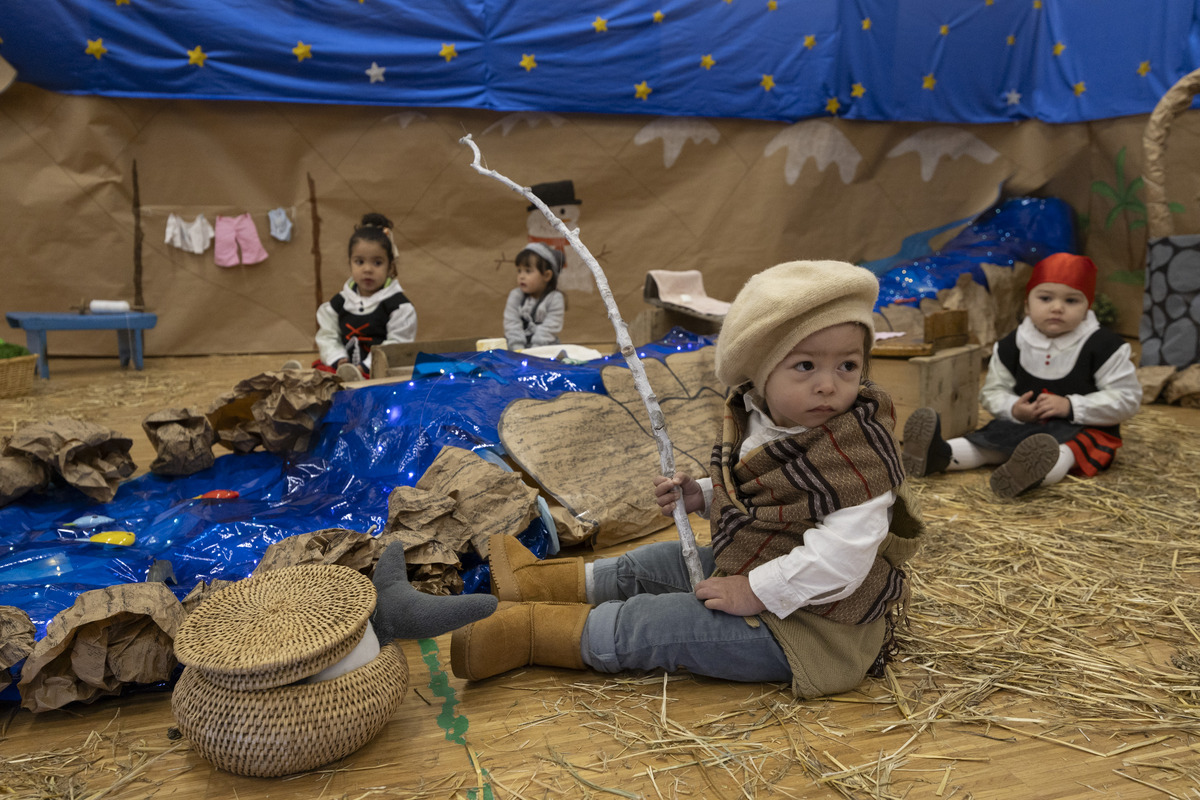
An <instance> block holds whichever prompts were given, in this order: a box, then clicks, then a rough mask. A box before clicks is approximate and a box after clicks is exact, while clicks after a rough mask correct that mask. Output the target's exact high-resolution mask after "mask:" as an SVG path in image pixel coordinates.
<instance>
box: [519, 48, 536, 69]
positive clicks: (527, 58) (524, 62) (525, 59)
mask: <svg viewBox="0 0 1200 800" xmlns="http://www.w3.org/2000/svg"><path fill="white" fill-rule="evenodd" d="M521 66H522V67H524V68H525V71H526V72H529V71H530V70H532V69H535V68H537V60H536V59H535V58H534V57H533V53H521Z"/></svg>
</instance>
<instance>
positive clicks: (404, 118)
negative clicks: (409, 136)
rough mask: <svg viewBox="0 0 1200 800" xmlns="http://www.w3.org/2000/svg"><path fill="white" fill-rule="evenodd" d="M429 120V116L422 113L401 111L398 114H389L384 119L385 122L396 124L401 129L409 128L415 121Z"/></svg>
mask: <svg viewBox="0 0 1200 800" xmlns="http://www.w3.org/2000/svg"><path fill="white" fill-rule="evenodd" d="M417 119H429V116H428V115H427V114H422V113H421V112H420V111H401V112H399V113H396V114H388V115H387V116H386V117H384V118H383V121H384V122H395V123H397V124H398V125H399V126H400V127H401V128H407V127H408V126H409V125H410V124H412V121H413V120H417Z"/></svg>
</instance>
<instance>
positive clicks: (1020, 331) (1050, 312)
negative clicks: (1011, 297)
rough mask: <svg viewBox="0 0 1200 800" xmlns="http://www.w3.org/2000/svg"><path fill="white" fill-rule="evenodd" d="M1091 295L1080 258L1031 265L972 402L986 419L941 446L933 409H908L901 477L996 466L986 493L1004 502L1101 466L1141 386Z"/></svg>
mask: <svg viewBox="0 0 1200 800" xmlns="http://www.w3.org/2000/svg"><path fill="white" fill-rule="evenodd" d="M1095 296H1096V265H1095V264H1093V263H1092V260H1091V259H1090V258H1087V257H1086V256H1077V255H1072V254H1070V253H1055V254H1054V255H1051V256H1048V257H1047V258H1044V259H1042V260H1041V261H1039V262H1038V263H1037V265H1036V266H1034V268H1033V275H1032V276H1031V277H1030V279H1029V283H1028V284H1027V285H1026V287H1025V319H1024V320H1022V321H1021V324H1020V325H1019V326H1018V327H1017V329H1016V330H1015V331H1013V332H1012V333H1010V334H1009V335H1008V336H1005V337H1004V338H1003V339H1001V340H1000V341H998V342H996V345H995V348H994V349H993V351H992V358H991V362H990V364H989V367H988V374H987V379H986V380H985V381H984V384H983V389H982V392H981V394H980V402H981V403H982V404H983V407H984V408H986V409H987V410H988V411H989V412H990V413H991V414H992V416H993V417H994V419H993V420H992V421H991V422H989V423H988V424H987V425H985V426H984V427H982V428H980V429H979V430H977V431H974V432H973V433H968V434H967V435H966V436H963V437H961V438H957V439H951V440H950V441H945V440H943V439H942V436H941V422H940V420H939V419H938V415H937V413H936V412H935V411H934V410H933V409H931V408H921V409H918V410H917V411H915V412H913V414H912V415H911V416H910V417H909V418H908V421H907V422H906V423H905V425H904V451H903V458H904V467H905V470H906V471H907V472H908V474H909V476H911V477H923V476H925V475H930V474H933V473H935V472H944V471H946V470H962V469H974V468H976V467H981V466H985V465H991V464H998V465H1000V466H999V467H998V468H997V469H996V470H995V471H993V472H992V477H991V486H992V491H994V492H995V493H996V494H997V495H999V496H1000V497H1005V498H1011V497H1016V496H1017V495H1019V494H1021V493H1023V492H1026V491H1028V490H1030V489H1034V488H1036V487H1038V486H1049V485H1051V484H1054V483H1057V482H1058V481H1060V480H1062V479H1063V478H1064V477H1065V476H1066V475H1067V474H1068V473H1069V472H1075V473H1076V474H1081V475H1087V476H1093V475H1095V474H1096V473H1097V472H1099V471H1100V470H1102V469H1107V468H1108V466H1109V465H1110V464H1111V463H1112V461H1113V457H1114V456H1115V454H1116V450H1117V448H1118V447H1120V446H1121V432H1120V427H1119V426H1120V423H1122V422H1124V421H1125V420H1127V419H1129V418H1130V417H1132V416H1133V415H1134V414H1136V413H1137V410H1138V408H1139V407H1140V406H1141V402H1142V387H1141V384H1140V383H1139V382H1138V379H1137V372H1136V369H1135V368H1134V365H1133V361H1132V360H1131V359H1130V355H1131V348H1130V346H1129V345H1128V344H1127V343H1126V342H1125V340H1124V339H1123V338H1121V337H1120V336H1119V335H1118V334H1116V333H1114V332H1112V331H1110V330H1108V329H1107V328H1101V327H1100V324H1099V323H1098V322H1097V321H1096V315H1095V314H1094V313H1092V311H1091V305H1092V301H1093V300H1094V299H1095Z"/></svg>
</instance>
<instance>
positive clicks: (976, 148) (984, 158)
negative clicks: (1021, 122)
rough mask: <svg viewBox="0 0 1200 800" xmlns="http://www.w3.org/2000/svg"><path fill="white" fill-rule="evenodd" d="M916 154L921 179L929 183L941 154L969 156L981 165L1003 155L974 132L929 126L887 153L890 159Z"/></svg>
mask: <svg viewBox="0 0 1200 800" xmlns="http://www.w3.org/2000/svg"><path fill="white" fill-rule="evenodd" d="M905 153H916V154H917V155H918V156H920V158H921V180H923V181H925V182H926V183H928V182H929V181H930V180H932V179H933V173H934V171H935V170H936V169H937V165H938V162H939V161H940V160H941V159H942V156H946V157H948V158H951V159H955V160H957V159H959V158H962V157H963V156H970V157H971V158H973V159H975V160H976V161H978V162H979V163H981V164H990V163H992V162H993V161H995V160H996V159H997V158H999V156H1000V154H999V153H998V152H996V151H995V150H993V149H992V148H991V147H989V146H988V145H987V144H986V143H985V142H984V141H983V140H982V139H980V138H979V137H978V136H976V135H975V134H973V133H967V132H966V131H964V130H962V129H960V128H941V127H939V128H926V129H925V130H923V131H921V132H920V133H914V134H913V135H912V136H910V137H908V138H907V139H905V140H904V141H903V142H901V143H900V144H898V145H896V146H895V147H893V148H892V149H891V152H889V153H888V158H895V157H896V156H902V155H904V154H905Z"/></svg>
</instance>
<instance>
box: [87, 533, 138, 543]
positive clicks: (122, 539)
mask: <svg viewBox="0 0 1200 800" xmlns="http://www.w3.org/2000/svg"><path fill="white" fill-rule="evenodd" d="M91 540H92V541H93V542H100V543H101V544H120V545H125V546H126V547H128V546H129V545H131V544H133V543H134V541H135V540H136V537H135V536H134V535H133V534H132V533H131V532H129V531H102V532H100V533H93V534H92V535H91Z"/></svg>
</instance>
